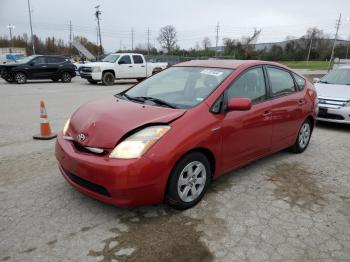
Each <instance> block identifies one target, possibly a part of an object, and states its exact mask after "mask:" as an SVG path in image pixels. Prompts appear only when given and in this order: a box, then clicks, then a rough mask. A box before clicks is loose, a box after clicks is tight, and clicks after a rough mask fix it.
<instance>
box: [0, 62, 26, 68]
mask: <svg viewBox="0 0 350 262" xmlns="http://www.w3.org/2000/svg"><path fill="white" fill-rule="evenodd" d="M21 65H24V64H23V63H6V64H1V65H0V68H3V69H9V68H13V67H17V66H21Z"/></svg>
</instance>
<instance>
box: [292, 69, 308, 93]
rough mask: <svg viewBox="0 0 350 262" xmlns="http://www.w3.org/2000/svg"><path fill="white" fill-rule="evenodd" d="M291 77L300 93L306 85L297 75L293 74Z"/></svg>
mask: <svg viewBox="0 0 350 262" xmlns="http://www.w3.org/2000/svg"><path fill="white" fill-rule="evenodd" d="M293 76H294V79H295V81H296V82H297V85H298V89H299V90H300V91H301V90H304V88H305V84H306V81H305V79H304V78H302V77H301V76H298V75H297V74H294V73H293Z"/></svg>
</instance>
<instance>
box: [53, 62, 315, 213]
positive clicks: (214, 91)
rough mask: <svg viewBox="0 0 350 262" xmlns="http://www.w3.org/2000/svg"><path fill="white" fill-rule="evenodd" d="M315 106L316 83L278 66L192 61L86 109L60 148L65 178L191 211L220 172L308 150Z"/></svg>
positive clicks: (133, 201)
mask: <svg viewBox="0 0 350 262" xmlns="http://www.w3.org/2000/svg"><path fill="white" fill-rule="evenodd" d="M316 110H317V94H316V91H315V89H314V87H313V85H312V83H310V82H309V81H308V80H306V79H305V78H304V77H302V76H300V75H298V74H297V73H295V72H293V71H291V70H290V69H288V68H287V67H284V66H282V65H280V64H277V63H272V62H264V61H239V60H226V61H223V60H221V61H219V60H216V61H214V60H213V61H208V60H207V61H190V62H185V63H180V64H177V65H175V66H173V67H171V68H168V69H166V70H164V71H162V72H160V73H158V74H156V75H154V76H152V77H150V78H148V79H146V80H144V81H143V82H141V83H138V84H137V85H135V86H133V87H131V88H130V89H128V90H126V91H124V92H121V93H119V94H116V95H115V96H114V97H113V96H111V97H107V98H104V99H99V100H96V101H92V102H89V103H87V104H84V105H82V106H81V107H80V108H78V109H77V110H76V111H75V112H74V113H73V115H72V116H71V118H70V119H69V120H68V121H67V123H66V125H65V127H64V129H63V132H60V133H59V135H58V137H57V142H56V149H55V152H56V153H55V154H56V158H57V160H58V162H59V169H60V170H61V172H62V174H63V176H64V178H65V179H66V180H67V181H68V182H69V183H70V184H71V185H73V186H74V187H75V188H76V189H77V190H79V191H81V192H83V193H85V194H87V195H89V196H91V197H94V198H97V199H99V200H101V201H104V202H107V203H110V204H114V205H117V206H120V207H130V206H139V205H146V204H157V203H162V202H163V201H165V202H166V203H168V204H169V205H170V206H172V207H174V208H177V209H187V208H190V207H193V206H194V205H196V204H197V203H198V202H199V201H200V200H201V198H202V197H203V195H204V194H205V192H206V191H207V188H208V186H209V184H210V181H211V180H212V179H215V178H217V177H219V176H220V175H222V174H224V173H227V172H229V171H231V170H233V169H236V168H238V167H241V166H244V165H246V164H248V163H250V162H252V161H254V160H256V159H259V158H261V157H263V156H267V155H270V154H272V153H274V152H277V151H280V150H283V149H285V148H291V150H292V151H294V152H296V153H301V152H303V151H304V150H305V149H306V148H307V146H308V144H309V141H310V138H311V134H312V130H313V127H314V123H315V119H316ZM291 175H293V174H292V173H291Z"/></svg>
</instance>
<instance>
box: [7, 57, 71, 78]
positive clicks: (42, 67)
mask: <svg viewBox="0 0 350 262" xmlns="http://www.w3.org/2000/svg"><path fill="white" fill-rule="evenodd" d="M0 74H1V77H2V78H3V79H5V80H6V81H7V82H10V83H11V82H16V83H18V84H24V83H26V82H27V80H29V79H52V81H54V82H56V81H59V80H60V79H61V80H62V82H65V83H68V82H70V81H71V80H72V78H73V77H75V67H74V65H73V64H72V63H71V62H70V61H69V59H67V58H65V57H63V56H53V55H33V56H28V57H25V58H23V59H21V60H20V62H19V63H16V64H7V65H0Z"/></svg>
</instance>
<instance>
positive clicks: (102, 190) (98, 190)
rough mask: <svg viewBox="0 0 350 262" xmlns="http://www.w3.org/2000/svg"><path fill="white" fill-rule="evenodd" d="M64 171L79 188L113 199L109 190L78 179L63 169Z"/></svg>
mask: <svg viewBox="0 0 350 262" xmlns="http://www.w3.org/2000/svg"><path fill="white" fill-rule="evenodd" d="M63 171H64V172H65V174H66V175H67V176H68V177H69V179H70V180H72V181H73V182H74V183H76V184H78V185H79V186H81V187H84V188H86V189H88V190H90V191H93V192H95V193H97V194H100V195H104V196H107V197H111V194H110V193H109V192H108V191H107V189H106V188H105V187H103V186H100V185H98V184H95V183H92V182H90V181H87V180H85V179H83V178H81V177H78V176H76V175H74V174H73V173H71V172H69V171H67V170H65V169H63Z"/></svg>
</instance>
